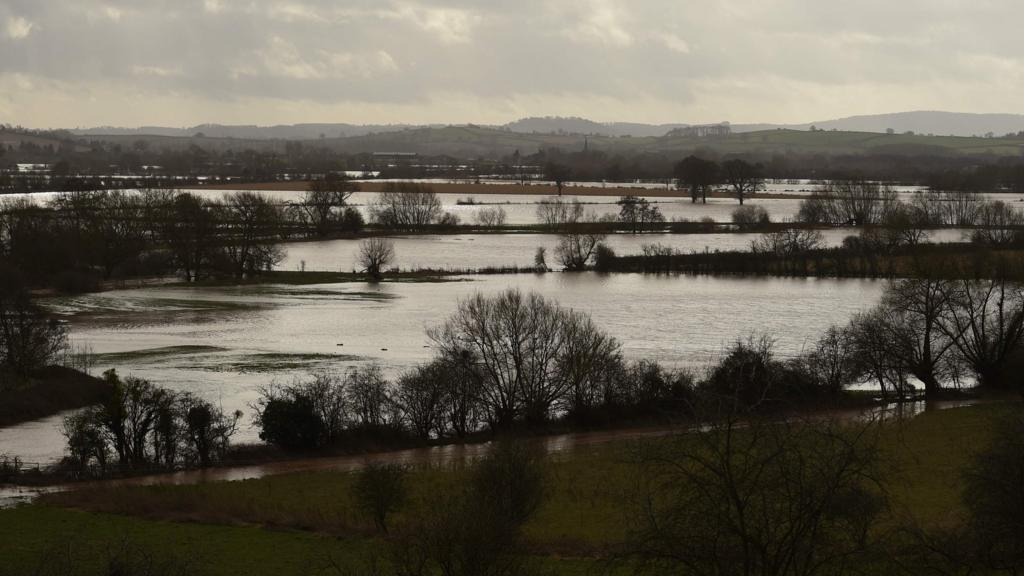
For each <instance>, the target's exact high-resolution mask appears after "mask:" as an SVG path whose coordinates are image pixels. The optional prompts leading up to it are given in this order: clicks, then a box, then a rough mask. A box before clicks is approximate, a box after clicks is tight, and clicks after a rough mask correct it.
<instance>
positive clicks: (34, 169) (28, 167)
mask: <svg viewBox="0 0 1024 576" xmlns="http://www.w3.org/2000/svg"><path fill="white" fill-rule="evenodd" d="M52 167H53V166H52V165H50V164H18V173H19V174H42V173H46V172H49V171H50V169H51V168H52Z"/></svg>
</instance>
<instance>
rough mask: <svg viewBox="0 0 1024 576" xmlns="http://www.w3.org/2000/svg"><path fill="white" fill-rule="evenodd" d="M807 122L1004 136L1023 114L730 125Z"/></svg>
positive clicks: (751, 128)
mask: <svg viewBox="0 0 1024 576" xmlns="http://www.w3.org/2000/svg"><path fill="white" fill-rule="evenodd" d="M811 126H814V127H816V128H819V129H823V130H840V131H847V132H877V133H885V132H886V131H887V130H890V129H891V130H893V131H894V132H897V133H900V134H902V133H904V132H908V131H909V132H914V133H916V134H933V135H935V136H985V135H986V134H989V133H991V134H993V135H995V136H1004V135H1006V134H1009V133H1013V134H1016V133H1018V132H1020V131H1022V130H1024V115H1021V114H966V113H960V112H927V111H919V112H898V113H895V114H875V115H869V116H850V117H849V118H840V119H838V120H823V121H821V122H811V123H808V124H785V125H781V124H780V125H773V124H734V125H733V126H732V128H733V131H734V132H755V131H760V130H771V129H775V128H785V129H789V130H808V129H810V127H811Z"/></svg>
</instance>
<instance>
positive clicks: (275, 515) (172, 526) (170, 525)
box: [0, 403, 1020, 575]
mask: <svg viewBox="0 0 1024 576" xmlns="http://www.w3.org/2000/svg"><path fill="white" fill-rule="evenodd" d="M1019 409H1020V405H1019V404H1016V403H999V404H986V405H980V406H973V407H966V408H953V409H948V410H941V411H933V412H926V413H925V414H923V415H920V416H918V417H916V418H914V419H912V420H909V421H904V422H901V423H894V422H893V423H888V424H886V425H885V427H884V429H883V432H882V446H883V450H884V453H885V455H886V462H887V468H888V469H889V470H890V472H889V486H888V489H889V491H890V494H891V499H892V509H891V517H890V518H889V519H887V520H886V522H887V523H890V524H895V523H897V522H901V521H905V520H906V518H909V517H912V518H915V519H917V521H919V522H920V523H921V524H922V525H924V526H932V527H935V526H943V525H948V524H950V523H952V522H955V521H956V519H957V516H958V514H959V512H960V506H959V494H958V490H959V489H958V480H959V475H960V471H961V470H962V469H963V468H964V466H965V464H966V463H967V462H968V460H969V459H970V457H971V455H972V454H973V453H974V452H975V451H976V450H977V449H978V448H979V447H981V446H984V445H985V444H986V442H987V440H988V438H989V436H990V434H991V430H992V428H993V422H994V421H995V420H996V419H997V418H998V417H999V416H1000V415H1001V414H1004V413H1006V412H1008V411H1010V410H1019ZM646 441H647V442H658V441H659V440H646ZM637 447H638V446H637V444H635V443H634V442H626V441H622V442H617V443H612V444H607V445H601V446H598V447H590V448H586V449H582V450H578V451H573V452H568V453H565V454H562V455H560V456H558V457H557V458H556V459H553V460H550V461H549V462H548V463H547V464H546V471H547V477H548V482H547V484H548V488H547V497H546V499H545V502H544V504H543V505H542V507H541V509H540V510H539V512H538V513H537V515H536V516H535V517H534V518H533V519H532V520H530V521H529V523H528V524H527V525H526V527H525V538H526V544H527V549H528V550H530V552H531V554H533V555H535V557H536V560H537V561H538V562H539V563H540V564H542V565H543V566H544V567H545V568H547V569H549V571H550V573H552V574H583V573H588V571H590V570H591V569H592V568H595V567H598V566H599V565H600V558H602V557H603V556H605V555H606V552H607V550H609V549H610V548H611V547H613V546H615V545H616V544H617V543H619V542H621V541H622V539H623V538H624V536H625V534H626V526H627V523H626V522H625V515H624V511H625V510H624V507H623V503H624V502H625V501H626V500H627V499H628V498H629V495H630V493H631V488H632V486H633V482H634V478H633V477H632V474H633V472H634V471H635V469H634V468H633V467H632V465H631V464H630V459H631V456H632V455H633V454H634V453H635V450H636V449H637ZM465 472H466V471H465V470H464V469H463V468H461V467H457V466H452V467H434V468H423V469H417V470H415V471H414V472H413V473H412V475H411V477H410V481H409V484H410V486H411V492H412V494H411V499H410V502H411V504H410V507H413V508H414V507H416V506H420V505H422V503H423V502H425V501H427V500H428V499H430V498H432V497H433V496H434V495H435V494H436V493H437V492H438V491H439V489H440V488H441V487H443V486H444V485H446V484H450V483H458V482H460V479H461V478H462V475H463V474H465ZM352 480H353V476H352V475H351V474H348V473H342V472H315V473H299V474H290V475H281V476H274V477H268V478H264V479H259V480H249V481H242V482H231V483H209V484H202V485H196V486H173V487H172V486H152V487H138V488H128V489H125V488H118V489H92V490H83V491H78V492H71V493H66V494H61V495H54V496H50V497H47V498H46V499H45V501H44V503H42V504H35V505H30V506H25V507H21V508H17V509H13V510H5V511H0V558H3V559H4V560H3V562H2V563H0V574H2V573H4V572H3V570H4V569H7V570H14V571H13V572H11V573H24V571H28V570H29V569H30V568H31V566H33V563H37V562H39V559H40V558H42V557H52V556H53V554H54V553H53V550H55V548H54V546H56V545H57V544H58V543H60V542H64V541H70V542H72V543H73V545H72V546H71V548H72V549H74V550H75V551H76V552H75V553H76V554H81V555H82V560H81V562H82V563H83V565H88V564H90V563H92V564H97V565H98V563H101V562H103V561H105V559H106V558H109V557H110V556H111V555H116V554H117V553H118V551H119V550H122V549H124V548H125V546H126V544H125V543H126V542H127V543H128V547H129V548H130V549H142V550H147V551H149V550H161V552H160V553H159V554H165V555H167V556H168V557H169V558H177V559H179V560H180V559H181V558H192V559H195V560H196V561H201V564H202V565H203V567H204V569H206V570H207V571H208V572H210V573H213V574H236V573H245V574H275V575H276V574H306V573H316V571H317V570H319V569H321V568H324V567H329V566H330V565H331V560H332V559H333V560H334V561H335V563H339V562H341V563H348V564H354V565H357V566H358V565H361V564H362V563H365V562H368V561H369V560H368V559H369V558H372V557H373V556H375V555H376V554H379V553H380V552H381V550H382V549H383V546H384V541H383V540H382V539H381V538H380V537H378V536H377V535H376V534H375V532H374V531H373V529H372V523H371V522H370V521H369V520H368V519H367V518H365V517H363V515H362V514H361V513H360V512H359V510H358V509H357V507H356V505H355V503H354V501H353V497H352V490H351V485H352ZM403 521H404V519H403V516H402V514H399V515H398V516H397V517H396V518H395V521H394V524H396V525H399V526H401V525H402V523H403ZM57 549H59V550H61V551H62V552H61V553H62V554H64V553H65V551H66V550H67V549H68V547H67V546H63V547H58V548H57ZM18 569H20V570H22V571H21V572H19V571H18ZM325 573H332V572H331V571H330V570H328V571H327V572H325ZM333 573H337V572H333ZM355 573H359V571H356V572H355Z"/></svg>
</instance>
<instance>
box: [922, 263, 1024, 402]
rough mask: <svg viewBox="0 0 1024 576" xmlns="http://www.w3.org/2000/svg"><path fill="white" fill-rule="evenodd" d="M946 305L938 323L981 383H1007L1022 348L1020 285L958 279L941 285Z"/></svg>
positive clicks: (1022, 294)
mask: <svg viewBox="0 0 1024 576" xmlns="http://www.w3.org/2000/svg"><path fill="white" fill-rule="evenodd" d="M943 289H945V290H947V291H948V294H947V302H948V306H947V308H946V309H945V311H944V314H943V315H942V317H941V319H940V321H939V328H940V329H941V330H942V331H943V333H944V334H945V336H946V338H948V339H950V340H952V342H953V343H954V346H956V349H957V353H958V356H959V358H960V359H962V361H963V362H965V363H966V364H967V365H968V366H970V368H971V370H972V371H973V372H974V374H975V376H976V377H977V381H978V384H979V385H983V386H992V387H996V388H998V387H1005V386H1007V385H1009V384H1011V383H1012V382H1013V381H1014V378H1013V374H1012V373H1009V372H1008V370H1010V368H1011V362H1012V361H1013V360H1014V359H1015V357H1016V356H1018V355H1019V354H1021V351H1022V349H1024V287H1022V286H1021V285H1020V284H1019V283H1016V282H1010V281H1008V280H1006V279H1005V278H991V279H987V280H958V281H955V282H949V283H947V284H944V285H943Z"/></svg>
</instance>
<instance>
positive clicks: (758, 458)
mask: <svg viewBox="0 0 1024 576" xmlns="http://www.w3.org/2000/svg"><path fill="white" fill-rule="evenodd" d="M706 428H707V431H703V432H700V433H695V434H685V435H680V436H678V437H676V438H674V439H671V440H669V441H661V442H658V443H651V444H650V445H648V446H645V447H643V448H641V449H640V450H639V451H638V454H637V462H638V467H637V470H636V472H635V473H634V474H633V477H635V478H636V479H637V485H638V486H637V488H636V490H634V491H633V492H634V494H636V496H635V498H634V500H635V503H634V505H633V507H632V508H631V514H630V521H631V522H630V523H631V526H630V531H629V539H628V543H627V548H626V554H627V557H628V558H631V559H633V560H635V561H636V565H635V567H636V569H637V571H638V572H640V573H643V574H656V575H660V574H665V575H668V574H697V575H701V574H707V575H722V574H761V575H780V576H781V575H806V576H810V575H814V574H840V573H845V572H846V569H847V568H848V567H850V566H855V565H856V563H857V561H858V558H859V557H860V556H859V555H861V554H865V553H866V552H868V551H869V549H870V546H871V544H872V541H871V538H872V537H873V529H874V527H875V526H876V524H877V522H878V520H879V517H880V512H881V511H882V509H883V506H884V500H883V498H884V494H885V493H884V491H883V490H880V489H879V488H880V487H881V486H882V484H881V480H880V472H879V469H880V456H879V455H880V451H879V449H878V447H877V440H876V433H875V430H874V427H872V426H870V425H868V426H861V427H849V428H845V429H844V428H840V427H839V426H837V425H834V424H827V423H813V424H810V423H800V422H788V423H764V422H760V421H756V420H755V421H747V422H744V423H740V422H739V421H738V420H735V419H726V420H724V421H715V422H713V423H712V424H710V425H709V426H707V427H706Z"/></svg>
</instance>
